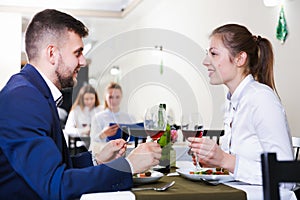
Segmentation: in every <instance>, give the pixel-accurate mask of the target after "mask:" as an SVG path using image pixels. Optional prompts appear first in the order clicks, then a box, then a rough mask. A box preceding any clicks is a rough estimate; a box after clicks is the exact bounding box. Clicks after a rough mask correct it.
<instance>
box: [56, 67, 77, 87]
mask: <svg viewBox="0 0 300 200" xmlns="http://www.w3.org/2000/svg"><path fill="white" fill-rule="evenodd" d="M56 75H57V78H58V82H59V83H60V85H61V89H65V88H71V87H73V86H74V85H75V84H77V80H75V81H74V79H73V76H68V77H62V76H61V74H60V73H59V72H57V71H56Z"/></svg>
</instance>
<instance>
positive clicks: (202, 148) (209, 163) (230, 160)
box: [188, 137, 235, 172]
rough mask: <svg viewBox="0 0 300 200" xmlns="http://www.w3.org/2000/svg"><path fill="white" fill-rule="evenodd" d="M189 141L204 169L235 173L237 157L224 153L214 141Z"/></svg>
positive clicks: (205, 139) (190, 139) (196, 139)
mask: <svg viewBox="0 0 300 200" xmlns="http://www.w3.org/2000/svg"><path fill="white" fill-rule="evenodd" d="M188 141H189V142H190V144H189V146H190V147H191V148H192V149H191V150H192V151H193V152H194V153H195V154H196V156H197V157H198V161H199V162H200V163H201V165H202V166H203V167H222V168H226V169H228V170H229V171H230V172H233V171H234V167H235V156H234V155H231V154H227V153H226V152H224V151H223V150H222V149H221V148H220V147H219V145H218V144H216V142H215V141H214V140H211V139H208V138H195V137H189V138H188Z"/></svg>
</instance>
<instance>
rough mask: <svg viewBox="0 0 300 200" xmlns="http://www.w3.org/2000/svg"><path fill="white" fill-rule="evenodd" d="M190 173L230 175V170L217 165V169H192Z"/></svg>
mask: <svg viewBox="0 0 300 200" xmlns="http://www.w3.org/2000/svg"><path fill="white" fill-rule="evenodd" d="M190 174H200V175H229V171H228V170H227V169H224V168H220V167H217V168H216V169H206V170H200V171H190Z"/></svg>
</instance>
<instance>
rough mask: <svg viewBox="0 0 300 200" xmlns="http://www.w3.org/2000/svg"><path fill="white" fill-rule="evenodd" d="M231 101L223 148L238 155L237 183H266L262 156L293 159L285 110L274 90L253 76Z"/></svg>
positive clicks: (236, 92)
mask: <svg viewBox="0 0 300 200" xmlns="http://www.w3.org/2000/svg"><path fill="white" fill-rule="evenodd" d="M227 99H228V104H227V107H226V111H225V118H224V128H225V135H224V136H223V137H221V139H220V143H221V147H222V149H223V150H224V151H226V152H228V153H231V154H234V155H236V166H235V170H234V176H235V179H236V180H239V181H243V182H246V183H250V184H262V171H261V159H260V155H261V153H263V152H276V153H277V157H278V159H279V160H293V148H292V143H291V137H290V132H289V127H288V123H287V119H286V115H285V111H284V108H283V106H282V105H281V102H280V100H279V98H278V97H277V95H276V94H275V93H274V91H273V90H272V89H271V88H270V87H268V86H266V85H265V84H261V83H258V82H257V81H255V80H254V79H253V76H252V75H248V76H247V77H246V78H245V79H244V80H243V81H242V82H241V83H240V85H239V86H238V87H237V89H236V90H235V91H234V93H233V94H232V96H231V95H230V93H228V95H227Z"/></svg>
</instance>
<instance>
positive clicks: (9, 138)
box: [0, 9, 161, 200]
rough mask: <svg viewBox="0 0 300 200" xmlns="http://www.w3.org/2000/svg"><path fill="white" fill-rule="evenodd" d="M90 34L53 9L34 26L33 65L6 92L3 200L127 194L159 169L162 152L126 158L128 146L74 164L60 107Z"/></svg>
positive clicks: (142, 150)
mask: <svg viewBox="0 0 300 200" xmlns="http://www.w3.org/2000/svg"><path fill="white" fill-rule="evenodd" d="M87 35H88V29H87V28H86V27H85V26H84V25H83V24H82V23H81V22H80V21H78V20H76V19H75V18H73V17H72V16H70V15H68V14H66V13H63V12H59V11H57V10H52V9H47V10H44V11H42V12H39V13H37V14H36V15H35V16H34V18H33V19H32V21H31V22H30V24H29V25H28V28H27V31H26V35H25V45H26V53H27V57H28V61H29V63H30V64H27V65H26V66H25V67H24V68H23V69H22V70H21V72H20V73H18V74H16V75H13V76H12V77H11V78H10V80H9V81H8V83H7V84H6V86H5V87H4V88H3V89H2V91H1V92H0V199H55V200H56V199H74V198H80V196H81V195H82V194H84V193H91V192H104V191H119V190H128V189H130V188H131V187H132V174H134V173H140V172H143V171H145V170H147V169H149V168H150V167H151V166H154V165H157V164H158V163H159V159H160V156H161V149H160V148H159V145H158V144H156V143H153V142H152V143H151V142H150V143H144V144H142V145H140V146H139V147H138V148H136V149H135V150H133V151H132V152H131V153H130V154H129V155H128V157H126V158H124V157H123V156H122V155H123V154H124V151H125V148H126V142H125V141H124V140H122V139H119V140H114V141H112V142H109V143H108V144H107V145H106V146H105V147H104V149H103V150H102V151H101V153H100V154H97V156H96V157H95V158H94V163H93V161H92V156H91V153H90V152H85V153H83V154H80V155H78V156H76V157H72V158H71V157H70V156H69V153H68V149H67V146H66V143H65V139H64V136H63V133H62V130H61V128H60V122H59V117H58V113H57V108H56V106H57V105H56V104H55V101H56V100H58V99H59V98H60V96H61V92H60V90H61V89H63V88H68V87H73V85H74V84H75V82H76V78H77V74H78V71H79V70H80V68H81V67H84V66H85V65H86V60H85V58H84V56H83V54H82V51H83V41H82V38H83V37H85V36H87Z"/></svg>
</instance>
